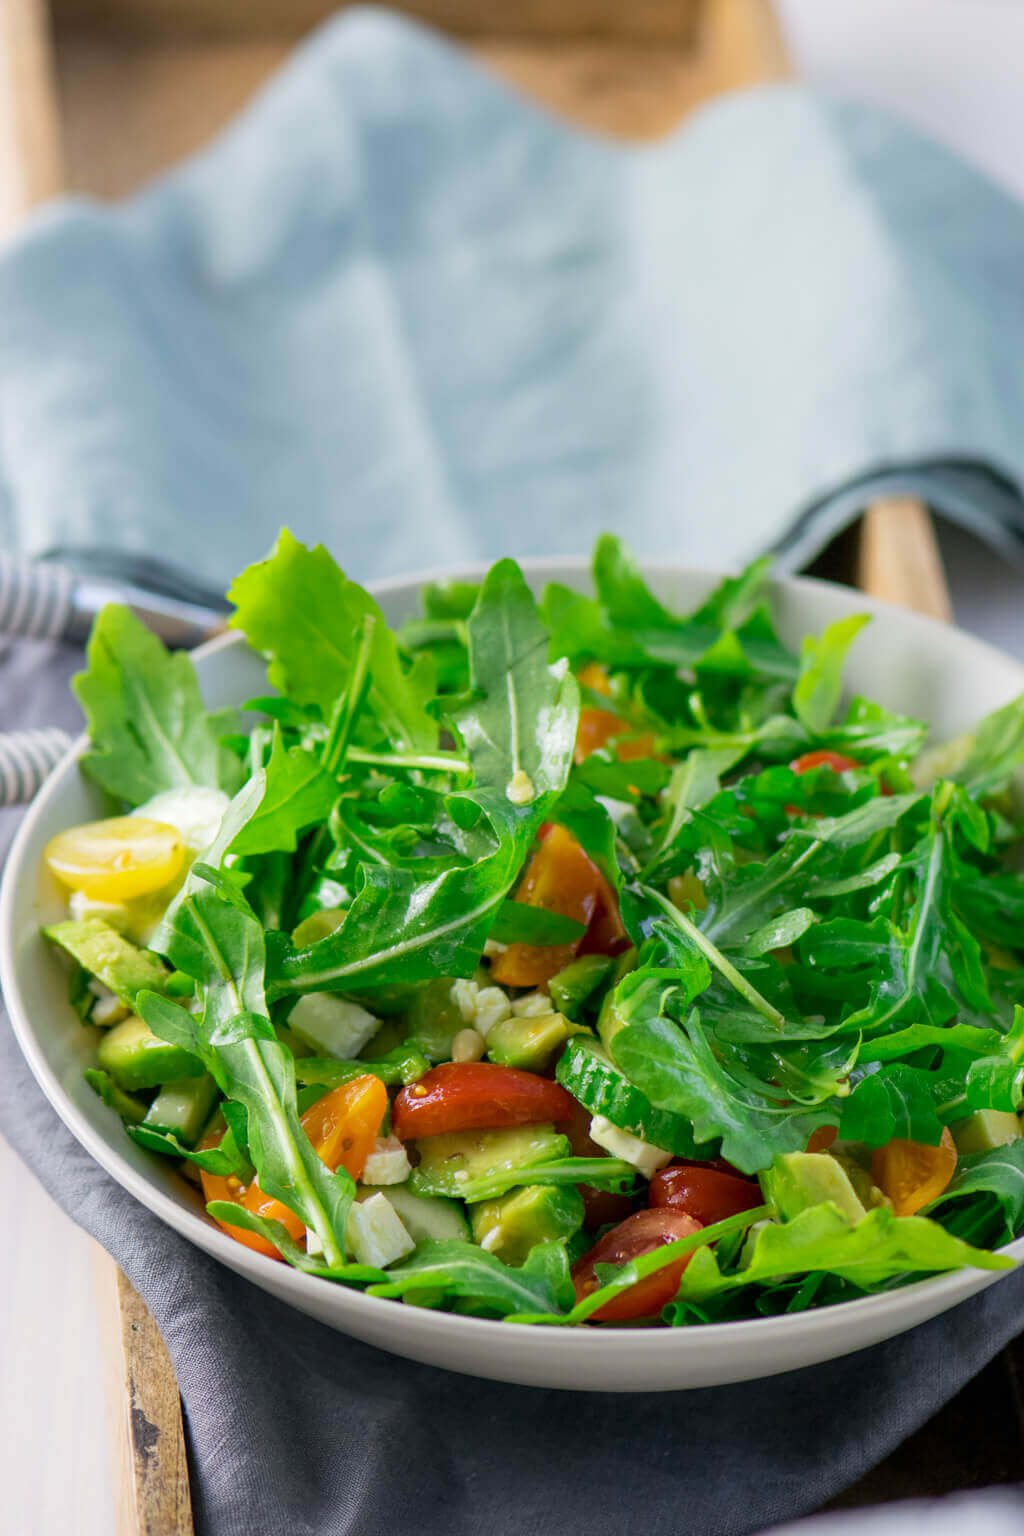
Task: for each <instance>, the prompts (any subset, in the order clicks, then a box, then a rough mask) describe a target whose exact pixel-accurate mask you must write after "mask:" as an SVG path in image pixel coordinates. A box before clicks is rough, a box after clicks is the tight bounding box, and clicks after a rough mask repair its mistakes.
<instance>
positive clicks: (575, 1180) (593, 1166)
mask: <svg viewBox="0 0 1024 1536" xmlns="http://www.w3.org/2000/svg"><path fill="white" fill-rule="evenodd" d="M635 1178H636V1170H635V1168H634V1167H633V1165H632V1163H626V1162H623V1161H622V1160H621V1159H620V1158H617V1157H556V1158H552V1159H551V1161H550V1162H545V1163H531V1164H530V1166H529V1167H528V1168H499V1169H496V1170H495V1171H494V1172H492V1173H483V1174H480V1175H478V1176H477V1177H476V1178H471V1179H467V1180H465V1181H463V1182H462V1183H459V1182H456V1180H455V1179H452V1180H451V1181H449V1179H448V1178H446V1177H445V1176H444V1175H442V1176H440V1177H438V1175H436V1174H432V1175H424V1174H423V1173H422V1172H421V1170H420V1169H419V1168H414V1169H413V1171H412V1177H411V1178H410V1180H409V1189H410V1191H411V1193H412V1194H414V1195H447V1196H449V1197H451V1196H454V1197H456V1198H458V1199H459V1200H468V1201H471V1202H473V1203H475V1202H477V1201H479V1200H496V1199H497V1198H498V1197H499V1195H504V1194H507V1192H508V1191H509V1190H510V1189H518V1188H519V1186H520V1185H522V1184H587V1185H589V1186H590V1188H591V1189H610V1190H613V1191H615V1192H616V1193H619V1192H621V1191H623V1190H626V1191H631V1190H632V1187H633V1182H634V1180H635Z"/></svg>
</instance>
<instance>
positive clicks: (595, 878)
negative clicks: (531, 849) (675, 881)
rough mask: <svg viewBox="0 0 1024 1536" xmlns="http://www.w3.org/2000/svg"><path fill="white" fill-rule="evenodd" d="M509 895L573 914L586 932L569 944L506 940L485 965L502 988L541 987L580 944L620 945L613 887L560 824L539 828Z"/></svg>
mask: <svg viewBox="0 0 1024 1536" xmlns="http://www.w3.org/2000/svg"><path fill="white" fill-rule="evenodd" d="M515 899H516V901H520V902H523V903H525V904H526V905H527V906H530V907H543V908H544V909H545V910H546V911H548V912H558V913H560V915H561V916H562V917H571V918H574V919H575V921H576V922H578V923H582V924H583V926H584V928H586V929H587V930H588V932H587V933H586V934H585V935H581V937H580V938H579V939H575V940H573V941H572V942H571V943H569V944H510V945H509V946H508V948H507V949H506V950H505V952H504V954H502V955H499V956H498V958H497V959H496V960H494V961H493V962H492V965H491V975H492V976H493V977H494V980H495V981H497V982H499V983H500V984H501V985H502V986H503V987H538V986H542V985H543V983H544V982H546V981H550V980H551V977H552V976H554V975H556V974H557V973H558V972H559V971H560V970H561V969H562V967H563V966H565V965H568V963H569V961H570V960H571V959H572V958H573V956H574V955H577V954H579V953H580V950H581V949H582V948H583V946H584V944H587V949H586V951H585V952H586V953H589V954H593V953H595V952H596V953H601V954H609V953H615V952H616V950H617V949H621V948H623V947H624V946H625V943H626V939H625V933H624V930H623V927H622V924H621V922H620V921H619V912H618V904H617V902H616V900H615V893H614V891H613V890H612V889H611V887H610V886H609V884H608V882H607V880H606V879H605V878H604V876H603V875H602V873H601V871H600V870H599V869H598V867H597V865H596V864H595V863H594V862H593V860H592V859H589V858H588V857H587V855H586V854H585V853H584V852H583V849H582V848H581V847H580V845H579V843H578V842H577V841H576V839H575V838H574V837H573V835H572V833H571V832H567V831H566V829H565V827H558V826H548V827H546V828H544V830H543V831H542V833H541V842H540V846H539V848H538V849H537V851H536V853H535V854H534V855H533V857H532V859H531V860H530V862H529V864H528V865H527V866H526V873H525V874H524V875H523V878H522V880H521V881H520V882H519V889H518V890H517V891H516V894H515ZM591 930H592V931H591ZM588 941H589V942H588ZM599 945H600V946H602V947H601V948H598V946H599Z"/></svg>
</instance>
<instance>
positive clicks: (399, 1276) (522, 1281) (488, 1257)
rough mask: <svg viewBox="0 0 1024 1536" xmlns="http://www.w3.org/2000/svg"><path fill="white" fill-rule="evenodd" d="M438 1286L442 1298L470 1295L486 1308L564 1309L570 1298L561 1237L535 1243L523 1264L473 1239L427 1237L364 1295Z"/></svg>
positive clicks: (496, 1311) (500, 1312) (500, 1311)
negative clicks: (506, 1260) (515, 1265)
mask: <svg viewBox="0 0 1024 1536" xmlns="http://www.w3.org/2000/svg"><path fill="white" fill-rule="evenodd" d="M423 1291H426V1292H428V1293H429V1292H433V1291H442V1292H443V1293H444V1296H445V1297H446V1298H458V1299H460V1300H465V1301H470V1302H472V1303H473V1304H474V1306H476V1307H479V1308H481V1309H482V1310H483V1311H484V1312H485V1314H492V1315H496V1316H499V1317H505V1316H508V1314H509V1313H512V1312H545V1313H553V1314H555V1315H556V1316H558V1315H561V1314H564V1313H565V1312H567V1311H568V1310H569V1308H570V1307H571V1306H572V1303H573V1301H574V1299H575V1292H574V1291H573V1285H572V1280H571V1279H570V1277H569V1262H568V1259H567V1258H566V1253H565V1245H564V1243H538V1244H537V1245H536V1246H535V1247H533V1248H531V1250H530V1252H529V1254H528V1256H527V1259H526V1262H525V1264H522V1265H521V1266H520V1267H519V1268H518V1269H512V1268H511V1267H510V1266H509V1265H507V1264H503V1263H502V1262H501V1260H500V1259H496V1258H495V1257H494V1255H493V1254H490V1253H485V1252H484V1250H483V1249H482V1248H477V1247H475V1246H474V1245H473V1244H472V1243H464V1242H458V1241H452V1240H449V1241H444V1242H439V1241H436V1240H432V1239H431V1240H428V1241H426V1242H423V1243H420V1244H419V1245H418V1246H417V1248H416V1251H415V1252H414V1253H413V1254H412V1255H411V1256H410V1257H409V1258H408V1259H407V1260H406V1261H405V1263H404V1264H396V1265H395V1266H394V1267H393V1268H392V1269H390V1270H388V1273H387V1278H386V1279H385V1280H384V1281H382V1282H380V1283H378V1284H376V1285H371V1287H370V1289H369V1291H368V1293H367V1294H368V1295H370V1296H390V1297H400V1298H402V1299H403V1300H405V1299H406V1298H408V1297H410V1296H415V1295H416V1294H417V1292H423Z"/></svg>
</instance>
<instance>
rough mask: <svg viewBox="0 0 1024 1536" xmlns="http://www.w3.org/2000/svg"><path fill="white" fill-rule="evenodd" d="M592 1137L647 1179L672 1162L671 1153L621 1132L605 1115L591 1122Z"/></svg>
mask: <svg viewBox="0 0 1024 1536" xmlns="http://www.w3.org/2000/svg"><path fill="white" fill-rule="evenodd" d="M590 1137H591V1140H592V1141H596V1142H597V1144H598V1146H599V1147H604V1150H605V1151H606V1152H610V1153H611V1155H612V1157H621V1158H622V1161H623V1162H624V1163H632V1165H633V1167H634V1168H635V1169H636V1171H637V1173H642V1174H643V1176H644V1178H645V1179H649V1178H651V1177H652V1175H653V1174H655V1173H657V1171H658V1169H659V1168H664V1166H665V1164H666V1163H670V1162H671V1161H672V1153H671V1152H666V1151H665V1150H664V1148H663V1147H653V1146H651V1144H650V1142H648V1141H641V1140H640V1137H639V1136H633V1135H631V1134H630V1132H629V1131H620V1130H619V1128H618V1126H617V1125H612V1123H611V1121H610V1120H608V1119H606V1117H605V1116H604V1115H595V1116H594V1118H593V1119H592V1120H591V1122H590Z"/></svg>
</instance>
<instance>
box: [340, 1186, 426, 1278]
mask: <svg viewBox="0 0 1024 1536" xmlns="http://www.w3.org/2000/svg"><path fill="white" fill-rule="evenodd" d="M345 1235H346V1236H347V1238H348V1245H349V1247H350V1248H351V1250H352V1255H353V1257H354V1258H355V1260H356V1262H357V1263H359V1264H372V1265H373V1266H374V1268H375V1269H386V1268H387V1266H388V1265H389V1264H394V1263H395V1261H396V1260H397V1259H402V1258H404V1257H405V1255H406V1254H407V1253H412V1250H413V1249H414V1248H415V1246H416V1244H415V1243H414V1242H413V1240H412V1238H411V1237H410V1236H409V1233H408V1230H407V1229H406V1226H405V1223H404V1222H403V1220H402V1218H401V1217H400V1216H399V1214H398V1212H397V1211H396V1210H395V1208H394V1206H393V1205H392V1204H391V1201H390V1200H389V1199H388V1197H387V1195H371V1196H370V1198H369V1200H360V1201H357V1202H356V1203H355V1204H354V1205H353V1206H352V1208H351V1209H350V1211H349V1213H348V1224H347V1226H346V1229H345Z"/></svg>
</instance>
